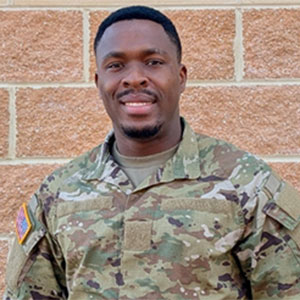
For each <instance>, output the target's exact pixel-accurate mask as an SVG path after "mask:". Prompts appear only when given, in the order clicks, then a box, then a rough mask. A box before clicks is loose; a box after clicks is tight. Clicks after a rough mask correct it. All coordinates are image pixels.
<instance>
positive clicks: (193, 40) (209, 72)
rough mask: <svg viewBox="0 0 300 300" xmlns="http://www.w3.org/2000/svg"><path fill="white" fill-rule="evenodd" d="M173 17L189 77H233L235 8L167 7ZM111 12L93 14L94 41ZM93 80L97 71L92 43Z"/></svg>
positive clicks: (92, 36)
mask: <svg viewBox="0 0 300 300" xmlns="http://www.w3.org/2000/svg"><path fill="white" fill-rule="evenodd" d="M164 13H166V14H167V15H168V16H169V17H170V18H171V19H172V21H174V24H175V26H176V27H177V29H178V33H179V35H180V37H181V40H182V46H183V63H185V64H186V65H187V67H188V76H189V79H203V80H205V79H206V80H216V79H231V78H233V76H234V55H233V40H234V35H235V15H234V11H233V10H174V11H170V10H167V11H164ZM107 15H108V13H107V12H104V11H100V12H95V13H92V14H91V18H90V20H91V42H93V39H94V37H95V35H96V31H97V28H98V26H99V23H100V22H101V21H102V20H103V18H104V17H105V16H107ZM90 50H91V51H90V53H91V64H90V65H91V69H90V80H93V78H94V73H95V68H96V65H95V60H94V53H93V51H92V47H91V48H90Z"/></svg>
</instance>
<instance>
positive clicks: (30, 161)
mask: <svg viewBox="0 0 300 300" xmlns="http://www.w3.org/2000/svg"><path fill="white" fill-rule="evenodd" d="M100 142H101V141H99V143H100ZM254 154H255V153H254ZM255 155H256V156H258V157H260V158H262V159H263V160H265V161H267V162H276V163H300V154H290V155H279V154H278V155H260V154H255ZM74 158H75V157H69V158H47V157H45V158H17V159H13V160H10V159H1V160H0V166H17V165H38V164H48V165H54V164H66V163H68V162H69V161H71V160H72V159H74Z"/></svg>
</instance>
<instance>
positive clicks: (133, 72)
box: [122, 63, 148, 88]
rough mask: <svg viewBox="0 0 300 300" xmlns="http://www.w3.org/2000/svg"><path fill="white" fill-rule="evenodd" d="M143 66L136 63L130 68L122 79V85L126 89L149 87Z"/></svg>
mask: <svg viewBox="0 0 300 300" xmlns="http://www.w3.org/2000/svg"><path fill="white" fill-rule="evenodd" d="M144 67H145V66H143V64H141V63H135V64H132V65H131V66H129V67H128V70H127V72H126V74H125V76H124V78H123V79H122V85H123V87H125V88H129V87H133V88H141V87H143V88H145V87H147V85H148V78H147V76H146V74H145V70H144Z"/></svg>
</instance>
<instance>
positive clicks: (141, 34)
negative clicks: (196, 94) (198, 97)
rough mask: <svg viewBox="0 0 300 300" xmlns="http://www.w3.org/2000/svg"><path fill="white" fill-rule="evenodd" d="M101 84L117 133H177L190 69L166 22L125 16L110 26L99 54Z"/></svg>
mask: <svg viewBox="0 0 300 300" xmlns="http://www.w3.org/2000/svg"><path fill="white" fill-rule="evenodd" d="M96 60H97V73H96V76H95V81H96V85H97V87H98V89H99V92H100V96H101V98H102V100H103V102H104V106H105V108H106V111H107V113H108V115H109V116H110V118H111V120H112V123H113V127H114V131H115V135H116V138H117V141H118V138H122V137H123V138H124V137H126V138H127V139H128V138H129V139H142V140H145V139H146V140H147V139H148V140H149V139H155V138H158V137H160V138H164V137H166V136H168V135H174V134H175V133H174V130H177V131H178V130H179V129H178V124H179V98H180V94H181V93H182V92H183V91H184V88H185V82H186V68H185V67H184V66H183V65H181V64H180V63H179V62H178V60H177V52H176V46H175V45H174V44H173V42H171V40H170V38H169V36H168V35H167V34H166V32H165V31H164V29H163V27H162V26H161V25H160V24H158V23H155V22H152V21H149V20H128V21H127V20H126V21H120V22H117V23H114V24H113V25H111V26H110V27H108V28H107V29H106V31H105V32H104V34H103V36H102V38H101V40H100V43H99V44H98V47H97V53H96Z"/></svg>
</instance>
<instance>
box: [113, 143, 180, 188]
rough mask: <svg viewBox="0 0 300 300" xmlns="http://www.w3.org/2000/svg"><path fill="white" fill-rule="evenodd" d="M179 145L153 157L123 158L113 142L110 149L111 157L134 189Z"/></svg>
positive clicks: (172, 153) (170, 155)
mask: <svg viewBox="0 0 300 300" xmlns="http://www.w3.org/2000/svg"><path fill="white" fill-rule="evenodd" d="M178 145H179V144H176V145H175V146H174V147H172V148H170V149H168V150H166V151H163V152H160V153H156V154H153V155H147V156H137V157H135V156H125V155H122V154H121V153H120V152H119V150H118V148H117V143H116V142H114V144H113V147H112V155H113V157H114V159H115V161H116V162H117V163H118V164H119V165H120V166H121V168H122V170H123V171H124V172H125V173H126V175H127V176H128V177H129V179H130V180H131V182H132V183H133V185H134V186H135V187H137V186H138V185H139V184H140V183H141V182H143V180H144V179H145V178H146V177H148V176H149V175H151V174H152V173H153V172H154V171H155V170H156V169H157V168H158V167H159V166H160V165H162V164H163V163H165V162H166V161H167V160H168V159H169V158H171V157H172V156H173V155H174V153H175V152H176V150H177V148H178Z"/></svg>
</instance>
